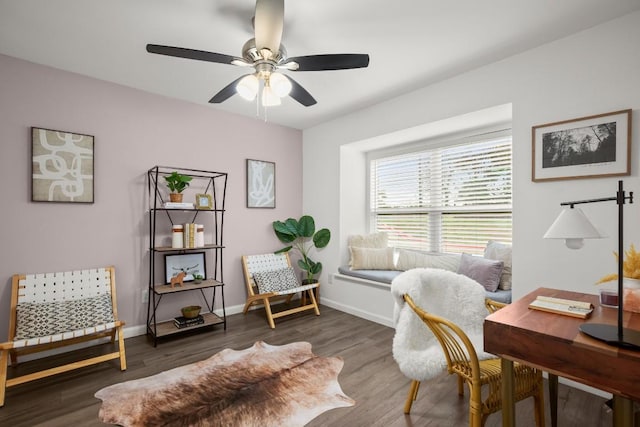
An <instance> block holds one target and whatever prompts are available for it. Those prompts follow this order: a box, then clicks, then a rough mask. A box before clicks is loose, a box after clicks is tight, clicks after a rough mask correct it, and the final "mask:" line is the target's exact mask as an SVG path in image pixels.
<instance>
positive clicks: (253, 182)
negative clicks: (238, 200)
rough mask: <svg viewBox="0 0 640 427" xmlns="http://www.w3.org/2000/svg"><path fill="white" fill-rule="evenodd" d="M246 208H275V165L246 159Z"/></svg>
mask: <svg viewBox="0 0 640 427" xmlns="http://www.w3.org/2000/svg"><path fill="white" fill-rule="evenodd" d="M247 207H248V208H275V207H276V164H275V163H274V162H265V161H262V160H251V159H247Z"/></svg>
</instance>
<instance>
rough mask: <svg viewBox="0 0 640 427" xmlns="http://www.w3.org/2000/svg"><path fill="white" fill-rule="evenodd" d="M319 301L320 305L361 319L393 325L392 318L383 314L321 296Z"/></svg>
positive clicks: (391, 326)
mask: <svg viewBox="0 0 640 427" xmlns="http://www.w3.org/2000/svg"><path fill="white" fill-rule="evenodd" d="M320 302H321V304H322V305H326V306H327V307H331V308H335V309H336V310H339V311H342V312H345V313H348V314H352V315H354V316H356V317H360V318H362V319H366V320H369V321H371V322H375V323H378V324H380V325H383V326H388V327H390V328H393V327H394V325H393V319H389V318H386V317H384V316H380V315H378V314H375V313H371V312H369V311H365V310H360V309H358V308H355V307H352V306H348V305H344V304H341V303H339V302H336V301H332V300H330V299H327V298H323V297H320Z"/></svg>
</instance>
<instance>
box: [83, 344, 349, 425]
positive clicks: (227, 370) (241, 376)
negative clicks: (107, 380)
mask: <svg viewBox="0 0 640 427" xmlns="http://www.w3.org/2000/svg"><path fill="white" fill-rule="evenodd" d="M343 365H344V362H343V361H342V359H341V358H339V357H317V356H316V355H314V354H313V353H312V352H311V344H309V343H307V342H296V343H292V344H287V345H283V346H273V345H269V344H266V343H264V342H262V341H259V342H256V343H255V344H254V345H253V347H251V348H248V349H246V350H241V351H236V350H231V349H226V350H223V351H221V352H220V353H218V354H216V355H214V356H212V357H210V358H208V359H206V360H203V361H200V362H197V363H193V364H190V365H186V366H182V367H179V368H175V369H171V370H169V371H165V372H161V373H159V374H157V375H153V376H151V377H147V378H142V379H138V380H133V381H127V382H124V383H120V384H115V385H112V386H109V387H105V388H103V389H102V390H99V391H98V392H97V393H96V394H95V396H96V397H97V398H98V399H101V400H102V407H101V408H100V413H99V418H100V420H101V421H102V422H104V423H111V424H119V425H122V426H127V427H134V426H261V427H263V426H279V427H280V426H303V425H305V424H306V423H308V422H309V421H311V420H312V419H313V418H315V417H317V416H318V415H320V414H321V413H323V412H325V411H328V410H330V409H334V408H339V407H345V406H353V405H354V404H355V402H354V401H353V400H352V399H351V398H349V397H348V396H346V395H345V394H344V393H343V392H342V389H341V388H340V384H338V374H339V373H340V371H341V370H342V366H343Z"/></svg>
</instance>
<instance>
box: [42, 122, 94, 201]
mask: <svg viewBox="0 0 640 427" xmlns="http://www.w3.org/2000/svg"><path fill="white" fill-rule="evenodd" d="M93 144H94V137H93V136H91V135H83V134H79V133H72V132H64V131H59V130H52V129H42V128H37V127H32V128H31V201H33V202H65V203H93V188H94V185H93V173H94V168H93V164H94V163H93V157H94V152H93V150H94V147H93Z"/></svg>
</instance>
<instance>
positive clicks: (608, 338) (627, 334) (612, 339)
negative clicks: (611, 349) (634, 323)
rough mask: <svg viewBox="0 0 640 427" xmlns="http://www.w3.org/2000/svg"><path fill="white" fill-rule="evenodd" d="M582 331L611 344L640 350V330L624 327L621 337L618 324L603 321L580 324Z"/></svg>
mask: <svg viewBox="0 0 640 427" xmlns="http://www.w3.org/2000/svg"><path fill="white" fill-rule="evenodd" d="M580 331H582V332H583V333H585V334H587V335H589V336H590V337H592V338H595V339H597V340H600V341H604V342H606V343H607V344H609V345H613V346H616V347H622V348H627V349H630V350H640V331H636V330H633V329H623V330H622V337H619V336H618V327H617V326H616V325H605V324H602V323H583V324H582V325H580Z"/></svg>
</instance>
